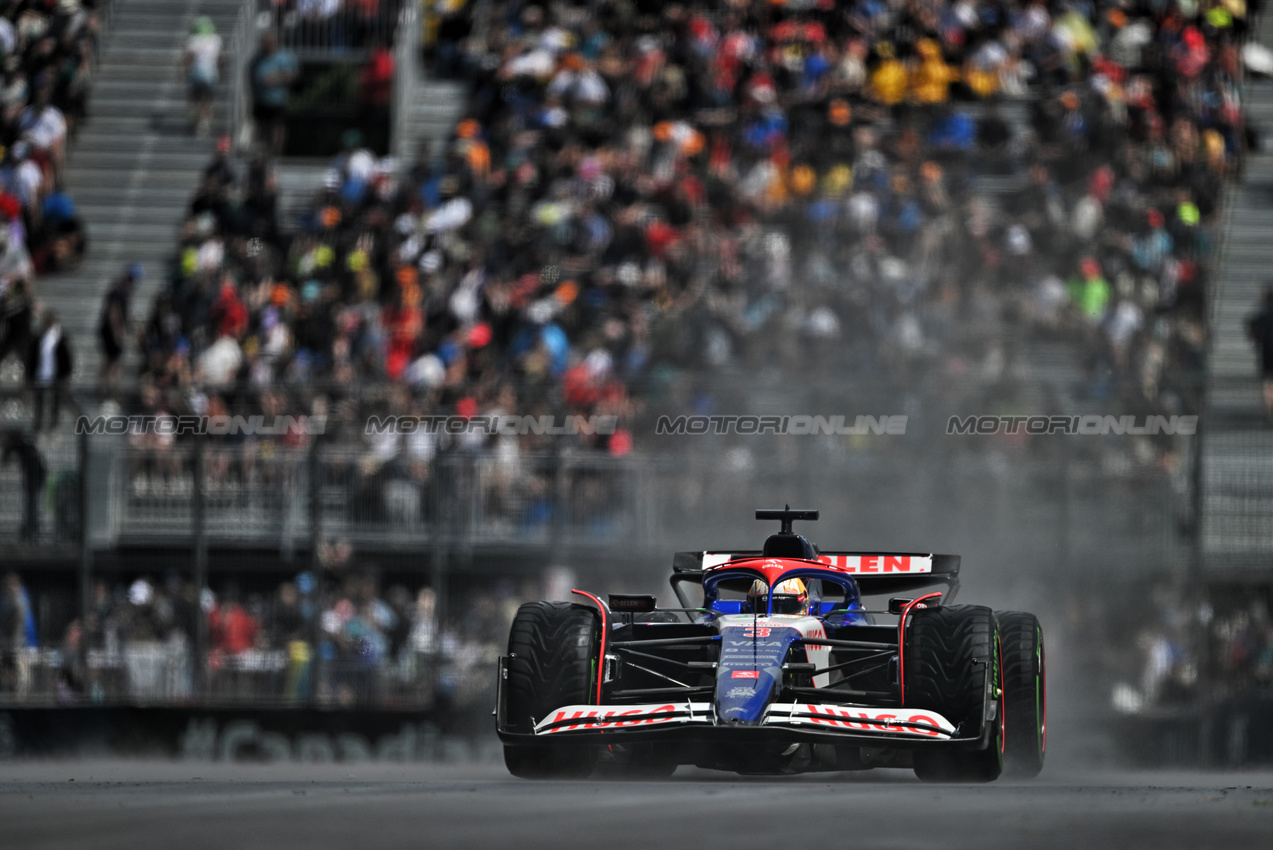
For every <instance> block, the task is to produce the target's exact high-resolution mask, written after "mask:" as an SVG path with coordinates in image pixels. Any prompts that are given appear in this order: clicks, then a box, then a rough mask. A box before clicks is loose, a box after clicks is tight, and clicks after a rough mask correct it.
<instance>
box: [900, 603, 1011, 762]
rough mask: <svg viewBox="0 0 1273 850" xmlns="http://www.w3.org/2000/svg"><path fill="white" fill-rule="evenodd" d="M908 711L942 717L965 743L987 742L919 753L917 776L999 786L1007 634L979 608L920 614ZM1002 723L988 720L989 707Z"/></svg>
mask: <svg viewBox="0 0 1273 850" xmlns="http://www.w3.org/2000/svg"><path fill="white" fill-rule="evenodd" d="M904 660H905V671H904V675H905V686H906V693H905V700H906V702H905V704H906V706H907V707H908V708H909V707H915V708H926V709H929V710H930V711H935V712H937V713H938V714H941V715H942V716H943V717H945V718H946V719H948V720H949V721H950V722H951V723H954V724H955V726H956V728H957V729H958V731H959V735H960V736H961V737H971V736H975V735H984V734H985V733H986V731H987V725H988V726H989V735H988V741H987V745H986V746H985V748H983V749H981V750H953V751H947V750H944V749H933V750H925V749H918V750H916V751H915V775H916V776H918V777H919V778H920V779H921V780H923V781H925V782H991V781H993V780H995V779H998V778H999V774H1000V773H1002V771H1003V742H1004V737H1003V723H1004V718H1003V701H1002V698H1001V690H1002V679H1001V664H1000V646H999V630H998V625H997V623H996V621H995V615H994V612H993V611H991V610H990V609H989V608H984V607H982V606H979V605H952V606H949V607H940V608H927V609H920V610H917V611H913V612H912V614H911V620H910V624H909V626H908V628H907V630H906V657H905V659H904ZM988 704H989V705H993V706H994V717H993V719H992V718H987V717H985V716H984V715H985V710H986V706H987V705H988Z"/></svg>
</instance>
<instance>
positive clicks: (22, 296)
mask: <svg viewBox="0 0 1273 850" xmlns="http://www.w3.org/2000/svg"><path fill="white" fill-rule="evenodd" d="M31 309H32V308H31V293H30V283H29V282H28V280H27V278H25V277H22V278H18V279H17V280H14V281H13V282H11V283H8V284H6V283H5V282H4V281H3V280H0V366H3V365H4V361H5V360H7V359H8V357H9V355H10V354H11V353H14V354H17V355H18V358H19V360H20V361H22V362H25V361H26V352H27V347H28V346H29V345H30V344H31Z"/></svg>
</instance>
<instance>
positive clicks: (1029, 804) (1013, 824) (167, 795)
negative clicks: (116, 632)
mask: <svg viewBox="0 0 1273 850" xmlns="http://www.w3.org/2000/svg"><path fill="white" fill-rule="evenodd" d="M1271 841H1273V772H1263V773H1110V772H1107V773H1101V774H1098V775H1091V774H1088V773H1085V772H1074V773H1065V772H1057V774H1056V775H1052V773H1051V772H1049V771H1045V772H1044V775H1043V776H1041V777H1040V778H1039V779H1037V780H1034V781H1032V782H1028V783H1010V782H998V783H995V784H993V785H988V786H954V785H921V784H919V783H918V782H916V781H915V780H914V778H913V777H912V776H911V775H910V774H909V772H901V771H879V770H877V771H873V772H870V773H865V774H822V775H812V776H805V777H791V778H740V777H737V776H733V775H728V774H715V773H707V772H703V771H697V770H692V769H689V768H681V770H680V771H678V772H677V774H676V775H675V776H674V777H673V778H672V779H669V780H665V781H660V782H642V783H637V782H616V781H606V782H596V781H593V782H560V783H557V782H546V783H531V782H520V781H516V780H513V779H511V778H510V777H509V776H508V775H507V774H506V773H505V772H504V770H503V768H502V767H501V766H495V765H489V764H482V765H471V766H461V765H451V766H438V765H366V764H363V765H323V766H314V765H291V764H288V765H226V764H212V763H206V762H204V763H200V762H179V761H172V762H144V761H96V762H26V763H22V762H18V763H14V762H8V763H3V764H0V846H3V847H4V848H11V849H12V850H26V848H42V847H50V848H53V847H56V848H60V849H61V848H80V847H83V848H94V850H104V848H127V850H146V849H147V848H160V847H163V848H168V847H181V848H201V847H207V848H216V850H227V848H229V850H241V848H251V847H284V846H285V847H298V848H299V847H303V848H307V850H323V848H357V849H358V850H367V848H379V847H392V848H397V850H401V848H416V847H427V848H435V847H436V848H467V847H499V848H517V850H524V848H541V847H542V848H554V850H557V848H572V847H595V848H628V847H632V848H660V847H667V848H672V847H689V848H701V847H732V848H738V847H768V848H775V847H797V846H799V847H807V848H831V847H837V848H838V847H860V848H870V849H871V850H878V849H879V848H934V849H936V848H941V850H946V848H955V847H978V848H991V847H993V848H1031V850H1039V848H1053V847H1055V848H1066V850H1070V848H1088V847H1116V848H1120V850H1127V849H1128V848H1142V847H1143V848H1153V850H1174V848H1194V847H1197V848H1203V847H1206V848H1210V847H1215V848H1226V850H1233V848H1266V847H1269V846H1270V842H1271Z"/></svg>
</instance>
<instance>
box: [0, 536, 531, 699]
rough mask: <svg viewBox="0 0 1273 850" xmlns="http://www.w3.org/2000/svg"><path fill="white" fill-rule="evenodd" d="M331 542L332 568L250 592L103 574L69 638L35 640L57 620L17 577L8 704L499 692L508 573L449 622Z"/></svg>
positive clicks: (429, 594) (2, 620)
mask: <svg viewBox="0 0 1273 850" xmlns="http://www.w3.org/2000/svg"><path fill="white" fill-rule="evenodd" d="M327 549H328V554H329V556H330V557H329V558H328V560H329V561H331V564H329V566H332V567H334V568H335V569H324V570H322V571H320V572H319V573H314V572H302V573H300V574H298V575H296V576H294V577H293V578H291V579H289V580H286V581H283V582H281V583H279V584H278V585H277V586H275V587H273V588H269V589H266V590H257V591H251V592H244V591H242V590H241V589H240V588H239V586H238V585H237V584H236V583H235V582H234V581H233V580H226V581H224V582H221V583H219V584H218V585H217V587H218V589H217V590H216V591H213V590H211V589H207V588H205V589H204V590H202V592H200V591H199V590H198V589H197V588H196V586H195V585H194V583H193V582H191V581H190V580H189V579H188V578H183V577H182V576H180V575H178V574H177V573H176V572H173V571H169V572H168V573H167V575H166V577H165V578H164V579H163V580H162V581H156V580H155V579H154V577H151V576H143V577H140V578H137V579H135V580H133V581H131V582H124V583H119V584H112V583H110V582H107V581H104V580H99V581H97V582H96V583H95V585H94V587H93V595H92V604H91V608H90V613H89V617H88V619H87V620H86V621H82V620H81V619H80V618H79V617H78V616H74V617H71V618H69V620H66V618H63V619H64V620H65V621H66V623H67V624H66V626H65V628H64V629H63V630H62V632H61V637H60V638H59V639H56V640H50V641H49V645H47V646H41V645H40V644H39V641H38V635H43V634H48V627H47V626H45V625H43V624H42V625H40V626H39V627H37V622H36V617H35V615H34V612H33V610H32V606H31V600H30V596H29V594H28V592H27V590H26V588H25V587H24V586H23V584H22V581H21V579H20V578H19V577H18V576H17V575H16V574H9V575H8V576H7V577H6V579H5V583H4V586H3V597H0V625H2V626H3V632H2V633H0V659H3V661H2V663H0V701H6V700H14V699H16V700H29V701H42V702H49V701H60V702H83V701H92V702H108V701H119V700H130V699H131V700H137V699H141V700H148V701H168V702H178V703H182V702H189V701H191V700H193V699H195V698H196V697H198V698H200V699H204V700H211V701H239V702H248V703H251V702H285V703H305V704H308V703H311V702H316V703H319V704H322V705H326V706H340V707H349V706H354V705H359V706H371V705H374V706H381V707H387V706H406V705H409V706H415V707H438V708H443V709H457V710H463V709H466V708H468V707H470V706H471V705H472V704H473V702H474V701H475V700H477V699H479V698H482V697H485V696H488V695H489V691H490V688H491V685H492V682H491V681H490V670H491V669H492V665H493V664H494V661H495V658H496V657H497V655H498V654H499V652H500V651H501V650H502V643H503V639H504V636H505V635H506V634H507V633H508V629H509V626H510V625H511V623H512V618H513V614H514V613H515V611H516V603H514V602H513V601H512V590H513V588H512V585H511V584H510V583H509V582H501V583H498V584H497V585H496V586H494V587H492V588H486V589H481V590H478V591H476V592H474V593H471V594H468V595H466V596H465V597H464V598H463V600H462V611H461V612H456V613H455V615H454V616H450V617H447V618H445V620H443V619H440V616H439V615H440V606H439V605H438V601H437V597H436V594H435V593H434V591H433V590H432V589H431V588H429V587H427V586H424V587H418V588H416V589H414V590H412V589H409V588H408V587H407V586H406V585H404V584H393V585H392V586H390V587H388V588H387V589H386V590H384V592H383V593H381V588H380V587H379V583H378V581H377V579H376V577H375V572H374V568H370V567H367V566H365V565H353V564H352V562H350V561H349V556H350V552H349V547H348V544H344V543H340V542H336V543H333V544H330V545H329V546H328V547H327ZM342 568H347V569H342ZM318 575H322V576H324V578H323V582H324V586H323V587H322V588H320V587H319V578H318ZM54 628H56V626H55V627H54ZM201 628H202V630H203V637H202V638H201V637H200V634H199V632H200V629H201ZM41 629H43V630H41ZM200 639H202V640H204V641H206V643H205V646H206V655H205V656H204V658H205V666H204V668H203V671H202V674H201V673H200V671H197V670H196V669H195V668H196V662H197V659H198V658H199V654H198V652H197V650H196V647H197V646H198V645H199V643H198V642H199V640H200ZM201 675H202V677H203V679H204V681H203V682H202V684H201V683H200V681H199V679H200V676H201Z"/></svg>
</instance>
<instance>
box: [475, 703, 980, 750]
mask: <svg viewBox="0 0 1273 850" xmlns="http://www.w3.org/2000/svg"><path fill="white" fill-rule="evenodd" d="M498 728H499V734H500V738H501V739H502V740H503V741H504V742H505V743H517V744H531V745H555V744H588V743H591V744H598V743H620V742H625V741H630V742H636V741H649V742H653V741H681V742H685V741H690V740H695V741H701V742H708V743H721V744H726V743H741V742H760V741H793V742H798V741H812V742H822V743H843V744H858V745H861V746H875V747H893V748H905V749H911V748H916V747H927V746H942V747H945V746H949V747H953V748H979V747H980V746H982V745H984V743H985V739H984V738H983V737H978V738H960V737H958V730H957V729H956V728H955V726H954V725H953V724H952V723H951V722H950V721H949V720H947V719H946V718H945V717H942V716H941V715H939V714H937V713H936V712H933V711H927V710H922V709H898V708H880V707H874V706H859V705H843V704H841V705H829V704H818V703H774V704H773V705H770V706H769V708H768V709H766V711H765V714H764V716H763V717H762V719H761V721H760V723H758V724H755V725H734V724H719V723H716V722H715V720H714V715H713V711H712V705H711V703H709V702H697V701H692V700H686V701H678V702H663V703H648V704H645V705H567V706H562V707H561V708H558V709H556V710H555V711H551V712H549V713H548V715H547V716H546V717H544V718H542V719H540V720H539V721H538V722H537V723H536V724H535V726H534V732H532V733H512V732H508V731H506V729H505V725H504V723H503V718H502V717H501V718H499V719H498Z"/></svg>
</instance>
